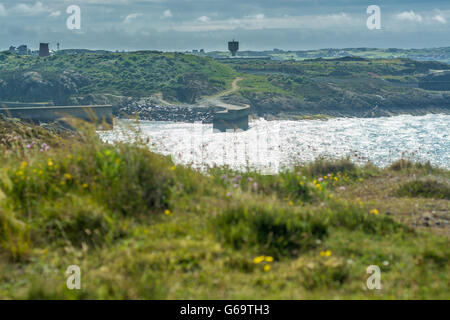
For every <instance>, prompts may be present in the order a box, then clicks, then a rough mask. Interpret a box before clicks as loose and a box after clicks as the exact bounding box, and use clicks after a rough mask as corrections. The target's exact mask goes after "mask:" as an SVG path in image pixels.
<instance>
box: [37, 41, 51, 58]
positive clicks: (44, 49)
mask: <svg viewBox="0 0 450 320" xmlns="http://www.w3.org/2000/svg"><path fill="white" fill-rule="evenodd" d="M49 55H50V50H49V48H48V43H40V44H39V57H48V56H49Z"/></svg>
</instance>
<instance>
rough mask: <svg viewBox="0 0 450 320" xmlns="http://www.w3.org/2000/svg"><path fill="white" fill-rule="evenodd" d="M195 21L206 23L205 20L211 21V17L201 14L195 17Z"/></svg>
mask: <svg viewBox="0 0 450 320" xmlns="http://www.w3.org/2000/svg"><path fill="white" fill-rule="evenodd" d="M197 21H198V22H203V23H207V22H209V21H211V18H210V17H207V16H201V17H200V18H198V19H197Z"/></svg>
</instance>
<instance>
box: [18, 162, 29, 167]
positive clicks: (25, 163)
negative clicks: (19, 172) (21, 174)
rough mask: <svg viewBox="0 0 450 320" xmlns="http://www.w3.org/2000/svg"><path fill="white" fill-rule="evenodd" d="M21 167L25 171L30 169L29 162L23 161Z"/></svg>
mask: <svg viewBox="0 0 450 320" xmlns="http://www.w3.org/2000/svg"><path fill="white" fill-rule="evenodd" d="M20 167H21V168H22V169H25V168H26V167H28V162H26V161H22V163H21V164H20Z"/></svg>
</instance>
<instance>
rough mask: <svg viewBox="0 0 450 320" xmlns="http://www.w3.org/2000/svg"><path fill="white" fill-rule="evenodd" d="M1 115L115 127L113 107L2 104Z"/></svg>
mask: <svg viewBox="0 0 450 320" xmlns="http://www.w3.org/2000/svg"><path fill="white" fill-rule="evenodd" d="M0 115H3V116H5V117H9V118H18V119H22V120H27V121H33V122H55V121H58V120H62V119H64V118H76V119H81V120H84V121H87V122H96V123H106V124H109V125H113V107H112V105H88V106H53V105H51V103H20V102H0Z"/></svg>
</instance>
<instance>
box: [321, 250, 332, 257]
mask: <svg viewBox="0 0 450 320" xmlns="http://www.w3.org/2000/svg"><path fill="white" fill-rule="evenodd" d="M320 256H321V257H329V256H331V251H330V250H327V251H320Z"/></svg>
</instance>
